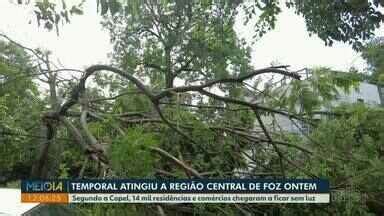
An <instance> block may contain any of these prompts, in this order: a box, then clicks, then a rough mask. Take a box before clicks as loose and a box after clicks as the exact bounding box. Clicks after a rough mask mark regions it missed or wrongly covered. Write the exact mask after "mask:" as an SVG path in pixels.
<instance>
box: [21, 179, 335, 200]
mask: <svg viewBox="0 0 384 216" xmlns="http://www.w3.org/2000/svg"><path fill="white" fill-rule="evenodd" d="M21 201H22V202H38V203H329V201H330V194H329V182H328V181H327V180H323V179H316V180H312V179H311V180H309V179H302V180H300V179H292V180H289V179H288V180H287V179H284V180H276V179H221V180H218V179H177V180H160V179H116V180H112V179H108V180H105V179H102V180H101V179H88V180H84V179H82V180H23V181H22V184H21Z"/></svg>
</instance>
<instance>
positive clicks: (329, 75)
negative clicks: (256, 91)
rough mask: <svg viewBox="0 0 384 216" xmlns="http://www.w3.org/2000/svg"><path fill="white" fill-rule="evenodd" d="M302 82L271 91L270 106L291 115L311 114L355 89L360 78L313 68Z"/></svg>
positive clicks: (352, 74) (354, 74)
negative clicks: (341, 94)
mask: <svg viewBox="0 0 384 216" xmlns="http://www.w3.org/2000/svg"><path fill="white" fill-rule="evenodd" d="M311 72H312V74H311V76H310V77H309V78H308V79H306V80H303V81H300V80H293V81H292V82H291V83H290V84H289V85H285V86H281V87H279V88H275V89H273V90H271V96H272V97H271V99H269V101H270V103H271V104H272V106H277V107H279V108H282V109H287V110H288V111H290V112H293V113H305V114H311V113H312V112H313V111H316V110H319V109H320V108H321V107H322V106H329V105H330V103H331V102H332V101H334V100H335V99H336V98H337V96H338V95H339V94H340V93H341V92H343V93H348V92H349V91H350V89H352V88H356V87H357V86H358V84H359V82H360V81H361V76H360V75H359V74H357V73H355V72H349V73H347V72H338V71H333V70H331V69H329V68H315V69H313V70H311Z"/></svg>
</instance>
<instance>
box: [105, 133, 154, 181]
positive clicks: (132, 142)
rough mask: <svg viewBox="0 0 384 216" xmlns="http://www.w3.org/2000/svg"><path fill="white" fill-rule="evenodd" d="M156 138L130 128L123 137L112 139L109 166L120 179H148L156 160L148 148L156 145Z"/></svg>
mask: <svg viewBox="0 0 384 216" xmlns="http://www.w3.org/2000/svg"><path fill="white" fill-rule="evenodd" d="M158 143H159V141H158V138H157V137H156V136H155V135H154V134H152V133H148V132H145V131H144V130H143V129H142V128H132V129H128V130H127V131H126V135H125V136H123V137H117V138H115V139H114V141H113V143H112V145H111V147H110V157H111V165H112V168H113V170H114V171H115V172H116V173H117V174H118V175H119V176H120V177H130V178H135V177H150V176H152V175H153V172H154V167H155V164H156V159H155V158H154V156H153V154H152V153H151V151H150V147H154V146H156V145H158Z"/></svg>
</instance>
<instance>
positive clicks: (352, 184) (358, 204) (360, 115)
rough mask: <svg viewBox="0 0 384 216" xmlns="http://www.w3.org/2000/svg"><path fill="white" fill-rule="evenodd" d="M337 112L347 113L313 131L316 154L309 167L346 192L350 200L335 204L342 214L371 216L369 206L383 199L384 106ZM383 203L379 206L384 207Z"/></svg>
mask: <svg viewBox="0 0 384 216" xmlns="http://www.w3.org/2000/svg"><path fill="white" fill-rule="evenodd" d="M335 111H336V112H338V113H347V114H346V115H343V116H340V117H337V118H334V119H330V120H326V121H322V122H321V123H320V124H319V126H318V127H317V128H316V129H315V130H314V131H313V133H312V134H311V135H310V137H311V139H312V142H311V149H313V150H314V152H315V154H314V157H313V158H312V159H311V160H309V161H308V163H307V164H306V168H307V169H310V170H311V171H312V172H313V173H315V174H316V175H318V176H320V177H323V178H327V179H329V180H330V182H331V185H333V186H334V187H336V188H340V190H341V192H343V191H344V192H345V193H346V196H347V199H348V200H350V201H351V202H350V203H348V202H345V200H336V202H334V203H333V204H332V207H333V209H335V210H336V209H337V212H338V213H339V214H341V213H342V212H343V211H349V212H350V215H357V214H359V215H369V214H368V208H367V205H368V204H369V203H372V202H373V203H375V202H377V200H382V198H380V193H377V192H379V191H383V190H384V187H383V185H381V184H379V185H378V184H377V181H381V180H380V179H382V178H383V177H384V174H383V172H381V171H380V170H382V169H383V168H384V163H383V160H382V158H383V155H384V154H383V146H382V144H383V143H384V132H383V130H382V129H383V128H384V109H383V108H380V107H379V108H368V107H365V106H364V105H363V104H355V105H344V106H341V107H338V108H337V109H336V110H335ZM375 182H376V183H375ZM335 193H336V192H335ZM364 194H367V195H369V196H368V198H364V197H363V196H364ZM353 195H355V197H353ZM364 201H365V202H364ZM379 203H380V201H379ZM379 203H376V204H375V205H376V206H379V208H382V207H383V206H382V205H381V204H379Z"/></svg>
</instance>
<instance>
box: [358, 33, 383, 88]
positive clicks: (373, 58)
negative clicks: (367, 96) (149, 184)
mask: <svg viewBox="0 0 384 216" xmlns="http://www.w3.org/2000/svg"><path fill="white" fill-rule="evenodd" d="M362 57H363V58H364V59H365V60H366V61H367V63H368V65H369V70H370V71H371V72H372V74H371V76H370V81H371V82H373V83H377V84H381V85H384V38H376V39H374V40H372V41H371V42H369V43H368V44H366V45H365V46H364V49H363V50H362Z"/></svg>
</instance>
